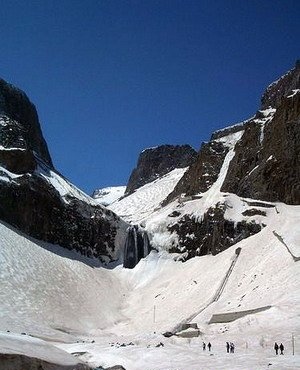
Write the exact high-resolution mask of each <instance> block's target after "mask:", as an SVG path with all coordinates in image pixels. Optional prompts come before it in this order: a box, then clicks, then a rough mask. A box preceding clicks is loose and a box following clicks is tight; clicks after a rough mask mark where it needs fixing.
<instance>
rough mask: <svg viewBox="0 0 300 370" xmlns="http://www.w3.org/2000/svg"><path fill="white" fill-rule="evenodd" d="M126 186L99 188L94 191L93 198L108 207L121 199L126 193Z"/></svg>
mask: <svg viewBox="0 0 300 370" xmlns="http://www.w3.org/2000/svg"><path fill="white" fill-rule="evenodd" d="M125 190H126V186H110V187H107V188H102V189H97V190H95V191H94V193H93V198H94V199H95V200H96V201H97V202H98V203H100V204H102V205H103V206H105V207H107V206H109V205H110V204H112V203H114V202H115V201H117V200H119V199H120V198H121V197H122V196H123V195H124V193H125Z"/></svg>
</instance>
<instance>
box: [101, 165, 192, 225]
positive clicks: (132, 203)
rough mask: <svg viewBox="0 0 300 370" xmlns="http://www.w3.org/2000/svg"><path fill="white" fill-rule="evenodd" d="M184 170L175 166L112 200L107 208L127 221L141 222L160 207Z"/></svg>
mask: <svg viewBox="0 0 300 370" xmlns="http://www.w3.org/2000/svg"><path fill="white" fill-rule="evenodd" d="M186 170H187V168H177V169H175V170H173V171H171V172H169V173H168V174H166V175H165V176H163V177H161V178H159V179H157V180H155V181H152V182H150V183H148V184H146V185H144V186H142V187H140V188H139V189H137V190H136V191H135V192H134V193H133V194H131V195H129V196H127V197H125V198H123V199H120V200H118V201H116V202H114V203H113V204H111V205H110V206H109V207H108V208H109V209H111V210H112V211H113V212H115V213H116V214H117V215H118V216H120V217H122V218H123V219H124V220H125V221H127V222H131V223H133V224H135V223H141V222H143V220H145V219H146V218H147V217H149V216H150V215H151V214H152V213H153V212H154V211H156V210H157V209H160V204H161V202H162V201H163V200H164V199H165V198H166V197H167V196H168V195H169V194H170V193H171V191H172V190H173V189H174V187H175V185H176V184H177V182H178V181H179V180H180V179H181V177H182V176H183V175H184V173H185V171H186Z"/></svg>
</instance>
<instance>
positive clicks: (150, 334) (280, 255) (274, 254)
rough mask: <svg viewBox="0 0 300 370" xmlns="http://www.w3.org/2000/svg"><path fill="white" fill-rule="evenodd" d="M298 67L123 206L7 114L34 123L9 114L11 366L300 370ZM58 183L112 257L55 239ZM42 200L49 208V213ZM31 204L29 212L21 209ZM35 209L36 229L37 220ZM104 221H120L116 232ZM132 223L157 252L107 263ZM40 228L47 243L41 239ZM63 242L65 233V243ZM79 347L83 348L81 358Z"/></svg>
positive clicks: (5, 251)
mask: <svg viewBox="0 0 300 370" xmlns="http://www.w3.org/2000/svg"><path fill="white" fill-rule="evenodd" d="M299 75H300V66H299V65H298V64H297V65H296V67H295V68H294V69H293V70H291V71H290V72H289V73H288V74H286V75H285V77H283V78H282V79H280V80H278V81H277V82H276V83H278V84H279V85H278V86H277V85H276V83H275V84H272V85H271V86H270V87H269V88H268V89H267V92H266V94H265V95H264V98H263V106H262V107H261V110H259V111H258V112H257V113H256V114H255V115H254V116H253V117H252V118H250V119H248V120H246V121H244V122H242V123H241V124H238V125H234V126H231V127H228V128H225V129H223V130H220V131H218V132H215V133H214V134H213V135H212V138H211V140H210V141H209V142H208V143H204V144H203V145H202V147H201V149H200V151H199V153H198V155H197V158H195V159H194V160H193V162H192V163H191V164H190V165H189V166H188V167H184V168H176V167H175V168H172V169H171V170H170V171H167V172H166V173H162V174H158V175H157V171H154V172H153V173H154V174H155V177H154V178H152V177H151V176H150V177H148V178H147V179H146V181H145V183H144V184H139V185H138V186H137V187H135V188H134V190H133V191H132V192H128V194H127V196H125V197H121V198H119V199H117V200H115V201H114V202H112V203H111V204H110V205H109V208H110V210H108V209H106V208H104V207H102V206H101V205H99V204H98V203H97V200H95V199H92V198H90V197H88V196H86V195H85V194H83V193H82V192H81V191H80V190H78V189H76V188H75V187H74V186H73V185H72V184H70V183H69V182H68V181H67V180H65V179H64V178H63V177H62V176H61V175H60V174H58V173H57V172H56V171H55V169H54V168H53V165H52V162H51V158H50V157H49V158H50V159H49V158H48V157H47V154H45V153H47V152H46V150H45V148H44V149H43V150H42V149H41V147H39V149H38V150H39V152H38V153H39V154H36V150H35V149H30V150H28V149H26V148H27V147H26V148H25V150H24V148H23V147H22V145H23V144H22V143H23V142H24V141H22V140H19V139H18V140H17V141H16V143H17V142H20V145H19V144H18V145H19V146H13V145H12V144H9V145H7V144H6V143H7V141H5V140H8V139H9V140H11V138H12V137H11V136H9V130H6V127H7V126H6V125H7V124H8V125H10V126H9V127H14V126H17V127H22V122H21V123H20V122H19V121H18V122H13V121H12V120H13V119H15V118H14V117H13V116H12V114H11V116H5V115H3V117H4V116H5V117H4V118H3V120H2V122H4V124H2V126H0V127H2V128H1V130H2V131H0V133H1V134H2V133H3V132H4V134H5V135H3V136H1V137H4V138H5V137H8V139H5V140H3V141H2V144H1V145H2V147H1V150H0V159H1V161H2V162H1V161H0V163H2V168H1V178H0V184H1V194H0V210H1V212H2V213H1V212H0V218H1V219H2V220H3V221H6V222H7V223H5V222H1V223H0V236H1V237H0V238H1V248H0V265H1V269H0V283H1V284H0V294H1V303H0V305H1V309H0V359H3V361H4V360H5V361H6V364H7V358H5V357H1V353H3V354H5V356H7V355H8V354H12V355H14V356H15V357H13V358H14V361H17V360H16V356H20V355H22V356H25V358H26V359H29V358H31V359H32V358H34V360H32V361H36V359H39V360H41V361H44V362H45V361H46V362H48V363H51V364H56V366H61V367H57V369H62V368H63V367H62V366H69V365H70V366H79V367H78V369H79V368H80V366H83V365H82V364H80V363H79V364H78V361H79V360H81V361H84V362H86V363H87V364H88V365H89V366H92V367H95V366H103V367H107V366H112V365H115V364H120V365H123V366H124V367H125V369H126V370H137V369H140V368H147V369H153V370H156V369H157V370H159V369H160V370H161V369H166V368H167V369H170V370H175V369H178V368H183V367H188V368H195V369H196V368H197V369H199V368H200V369H205V370H216V369H217V370H228V369H230V370H246V369H270V368H274V369H280V370H295V369H297V368H299V363H300V337H299V333H300V321H299V307H300V275H299V266H298V264H299V260H300V249H299V246H300V229H299V220H300V198H299V184H300V180H299V171H300V170H299V168H300V166H299V163H300V161H299V142H300V140H298V139H299V135H300V130H299V127H300V93H299V92H300V86H299V83H300V79H299ZM276 86H277V87H276ZM291 89H292V90H291ZM14 94H15V93H14ZM0 100H1V99H0ZM2 101H3V99H2ZM266 102H268V105H267V106H265V105H266V104H267V103H266ZM5 114H6V115H7V114H8V113H7V111H5ZM5 130H6V131H5ZM17 132H19V131H17ZM20 132H21V133H22V130H21V131H20ZM17 137H19V138H21V139H23V136H22V135H19V136H18V135H17ZM39 137H40V136H39ZM25 142H26V140H25ZM36 143H38V144H36ZM41 143H43V142H42V141H41V140H37V141H34V143H32V144H30V145H39V146H40V145H42V144H41ZM14 145H16V144H14ZM12 148H17V150H15V149H12ZM155 149H156V150H157V149H158V151H159V148H155ZM9 151H11V153H9ZM22 151H24V153H25V152H26V153H27V154H28V155H27V154H26V156H25V157H24V156H23V155H24V153H23V152H22ZM20 152H21V153H20ZM42 152H43V153H44V154H41V153H42ZM15 156H16V157H15ZM43 156H45V160H44V159H43V158H44V157H43ZM158 157H159V156H158ZM16 158H21V159H24V161H23V162H22V161H20V160H19V159H18V160H16ZM155 158H156V159H157V156H155ZM150 162H151V161H150ZM149 165H150V166H151V163H149ZM156 165H159V164H158V163H156ZM143 167H144V164H143ZM158 167H159V166H158ZM24 168H26V171H24ZM142 172H143V171H139V169H138V168H137V171H136V173H142ZM9 189H12V190H11V191H10V190H9ZM18 189H21V190H18ZM24 189H25V190H24ZM28 189H29V190H28ZM32 189H33V190H32ZM18 191H20V192H18ZM31 191H33V193H31ZM49 192H50V194H51V197H50V198H51V199H55V202H57V204H58V207H59V211H61V209H63V210H64V212H66V213H62V214H63V215H64V217H65V218H66V219H67V220H68V219H69V218H70V217H71V222H70V223H67V224H64V225H65V226H66V225H68V226H69V228H70V230H71V231H70V232H71V235H72V238H71V239H70V240H71V241H72V242H73V241H74V240H75V239H73V236H76V237H78V238H79V239H76V240H79V241H80V240H82V239H80V237H79V235H81V236H82V226H80V225H81V222H84V221H81V219H82V217H83V218H84V219H86V220H88V222H89V223H88V224H89V225H90V223H92V224H93V226H91V228H87V229H85V228H83V230H86V232H87V234H88V235H90V234H91V235H95V229H94V227H95V225H98V229H97V233H96V234H97V235H101V238H102V239H101V242H103V240H104V245H105V252H106V254H105V253H103V254H102V252H101V253H100V255H99V249H98V247H94V248H93V249H92V250H91V253H87V252H86V251H87V249H85V248H78V251H79V252H81V254H79V253H77V252H76V250H72V251H71V250H67V249H66V248H62V246H68V240H69V239H68V240H67V239H64V238H63V237H62V238H60V239H59V240H56V239H53V235H56V236H57V235H59V236H61V234H60V233H58V234H55V233H54V234H53V233H52V230H53V229H51V227H54V226H53V225H55V223H54V221H53V219H51V223H50V224H51V225H52V226H51V227H50V229H49V226H48V224H47V222H48V213H47V212H46V213H45V212H43V211H42V210H43V209H45V204H46V205H47V204H48V203H47V202H48V201H49V200H48V196H47V197H46V198H45V199H44V197H45V194H46V193H47V194H48V193H49ZM16 194H17V195H18V194H21V195H23V198H24V199H25V200H26V201H24V200H23V198H22V196H21V195H18V196H16ZM30 199H33V200H32V202H31V201H30ZM18 202H20V204H21V206H20V208H18V207H19V206H18ZM11 203H12V204H13V208H12V207H11ZM41 204H43V207H42V206H41ZM55 204H56V203H55ZM62 204H63V206H62ZM51 205H52V203H51ZM26 207H28V209H29V211H28V212H27V211H26V210H27V208H26ZM61 207H62V208H61ZM64 207H66V208H67V210H65V208H64ZM14 208H16V210H17V212H16V210H15V209H14ZM70 208H71V209H72V210H73V211H74V208H75V210H76V212H75V213H76V214H77V213H79V214H80V217H77V216H76V217H75V216H72V215H73V213H72V212H71V211H70V213H69V211H68V210H69V209H70ZM33 209H37V210H38V211H39V210H40V212H41V213H40V218H39V219H38V220H37V219H36V217H37V214H38V212H36V211H33ZM46 209H48V208H47V207H46ZM54 209H55V208H54ZM91 210H92V212H91ZM22 212H25V215H23V216H22V217H24V218H22V217H21V216H18V217H20V218H19V219H18V218H16V215H22ZM26 212H27V213H26ZM49 214H50V218H51V217H52V213H51V212H50V213H49ZM54 214H55V215H57V214H58V215H59V214H60V213H54ZM116 214H117V215H118V216H116ZM26 217H27V218H26ZM30 217H33V220H34V221H35V223H36V224H37V227H36V230H37V231H36V233H37V235H35V234H34V233H33V232H32V229H26V227H28V226H27V224H26V222H25V221H26V219H27V220H28V219H30ZM57 217H58V219H57V222H58V223H59V222H60V216H57ZM119 217H121V218H122V219H123V220H124V221H122V220H121V219H120V218H119ZM14 220H24V223H23V224H22V223H20V224H15V221H14ZM105 220H107V221H108V223H109V225H117V226H116V227H115V228H113V227H112V228H108V229H106V228H105V227H104V226H103V225H105V222H104V221H105ZM94 222H95V223H94ZM114 222H115V223H116V224H114ZM129 223H131V224H134V225H136V224H138V225H139V226H141V227H142V228H143V230H146V232H147V233H148V235H149V237H150V240H151V245H152V248H153V250H152V251H151V252H150V254H149V255H148V256H146V258H142V259H141V260H140V261H139V263H138V264H137V265H136V266H135V267H134V268H132V269H126V268H124V267H123V266H122V265H121V264H117V263H116V266H115V267H114V268H113V266H112V265H111V266H110V267H111V268H110V269H108V268H107V266H106V265H104V264H102V263H101V262H99V259H100V258H99V257H101V259H102V260H105V259H106V261H108V260H111V259H117V258H119V262H120V261H122V252H123V248H124V246H125V228H126V226H127V225H128V224H129ZM13 224H15V226H17V228H15V227H13V226H12V225H13ZM29 224H30V225H31V224H32V223H30V222H29ZM20 225H21V226H22V227H20ZM45 225H46V226H45ZM78 225H79V226H78ZM59 227H60V226H59ZM77 227H79V229H80V230H81V231H80V234H77V232H76V228H77ZM40 229H41V230H42V232H43V233H44V234H43V235H46V238H44V240H47V241H48V242H45V241H41V239H43V238H41V237H40V234H38V233H39V230H40ZM28 230H30V232H28ZM34 230H35V229H34ZM45 230H46V231H47V232H48V233H45ZM49 230H50V231H51V232H50V231H49ZM55 230H56V229H55ZM58 230H60V229H58ZM131 230H133V229H132V228H131ZM134 230H137V231H136V233H132V235H133V238H132V243H133V247H132V248H131V249H130V248H129V249H130V253H135V252H136V253H137V252H138V251H137V248H138V244H139V234H138V231H139V228H137V229H135V228H134ZM28 234H31V237H29V236H28ZM63 235H64V234H63ZM32 236H35V237H37V239H34V238H33V237H32ZM51 238H52V239H51ZM92 238H93V236H92ZM38 239H40V240H38ZM51 240H52V241H53V243H52V244H51V243H49V241H51ZM60 240H62V241H63V242H64V244H61V246H59V245H54V244H60ZM92 240H93V239H92ZM110 242H112V244H110ZM99 243H100V242H99ZM90 244H91V239H89V245H90ZM100 244H101V243H100ZM92 245H93V244H92ZM116 246H117V247H116ZM126 246H128V243H126ZM107 247H109V248H107ZM69 248H70V249H71V248H72V249H75V248H74V244H70V245H69ZM134 248H135V249H136V250H135V249H134ZM100 250H101V248H100ZM95 251H96V252H95ZM107 252H108V253H107ZM83 253H84V254H87V255H89V254H90V256H91V257H93V258H88V256H85V257H84V256H83V255H82V254H83ZM105 255H106V256H107V257H106V258H105V257H104V256H105ZM95 257H98V258H95ZM182 261H185V262H184V263H183V262H182ZM1 331H2V332H1ZM8 331H9V332H8ZM21 333H23V335H20V334H21ZM163 334H165V335H163ZM36 338H38V339H36ZM202 341H205V342H208V341H210V342H211V343H212V345H213V346H212V352H211V353H207V352H202V350H201V353H200V347H202ZM275 341H277V342H279V343H280V342H283V343H284V345H285V356H276V355H275V354H274V351H273V345H274V342H275ZM45 342H46V343H45ZM50 342H51V343H50ZM226 342H234V343H235V346H236V353H235V354H234V355H231V354H227V353H226ZM14 343H15V344H14ZM53 346H55V347H56V348H53ZM57 347H58V348H59V349H60V350H61V351H59V352H57V351H58V350H57ZM293 348H294V352H295V355H294V356H293V354H292V351H293ZM63 351H65V352H63ZM66 352H68V353H70V354H73V357H76V361H75V363H74V365H71V364H72V358H71V359H70V357H69V356H68V354H67V353H66ZM3 361H2V362H0V370H2V368H1V365H2V364H3V363H4V362H3ZM26 361H27V360H26ZM28 361H29V360H28ZM31 365H32V369H34V367H33V366H36V363H35V364H34V365H33V363H31ZM31 365H30V366H31ZM2 366H3V365H2ZM41 366H42V365H41ZM43 366H44V363H43ZM51 366H52V365H51ZM53 366H54V365H53ZM15 368H16V369H18V370H19V369H21V367H19V368H17V367H15ZM50 368H51V367H50ZM50 368H49V369H50ZM3 369H6V368H5V367H4V368H3ZM45 369H47V368H46V367H45ZM30 370H31V369H30Z"/></svg>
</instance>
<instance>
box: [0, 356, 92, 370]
mask: <svg viewBox="0 0 300 370" xmlns="http://www.w3.org/2000/svg"><path fill="white" fill-rule="evenodd" d="M25 369H26V370H90V369H91V368H90V367H89V366H87V365H85V364H83V363H78V364H76V365H60V364H55V363H50V362H48V361H44V360H41V359H39V358H35V357H28V356H25V355H22V354H0V370H25Z"/></svg>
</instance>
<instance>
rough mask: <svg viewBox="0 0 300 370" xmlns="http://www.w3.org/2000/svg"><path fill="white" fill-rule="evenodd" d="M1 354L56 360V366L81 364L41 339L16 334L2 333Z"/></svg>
mask: <svg viewBox="0 0 300 370" xmlns="http://www.w3.org/2000/svg"><path fill="white" fill-rule="evenodd" d="M0 353H5V354H19V355H25V356H28V357H32V358H38V359H41V360H43V361H47V362H50V363H51V362H53V360H54V361H55V364H56V365H65V366H74V365H76V364H77V363H78V362H79V361H78V360H76V359H75V357H73V356H71V355H70V354H69V353H67V352H65V351H62V350H61V349H59V348H57V347H55V346H53V345H51V344H49V343H47V342H45V341H43V340H41V339H38V338H33V337H30V336H27V335H20V334H14V333H3V332H2V333H1V332H0ZM0 368H1V369H2V367H1V364H0Z"/></svg>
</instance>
